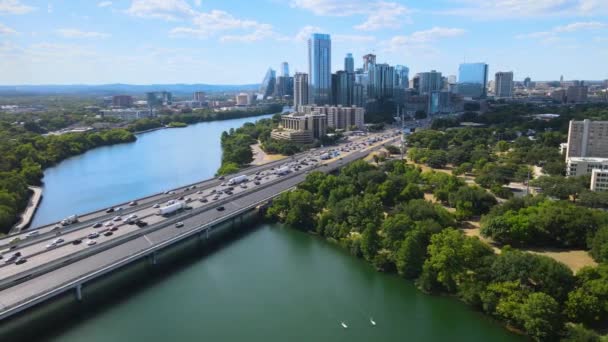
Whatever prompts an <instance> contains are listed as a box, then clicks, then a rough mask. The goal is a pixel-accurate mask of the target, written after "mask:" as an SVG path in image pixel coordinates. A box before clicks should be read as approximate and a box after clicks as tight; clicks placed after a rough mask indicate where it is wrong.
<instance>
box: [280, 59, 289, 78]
mask: <svg viewBox="0 0 608 342" xmlns="http://www.w3.org/2000/svg"><path fill="white" fill-rule="evenodd" d="M281 76H282V77H289V63H287V62H283V63H281Z"/></svg>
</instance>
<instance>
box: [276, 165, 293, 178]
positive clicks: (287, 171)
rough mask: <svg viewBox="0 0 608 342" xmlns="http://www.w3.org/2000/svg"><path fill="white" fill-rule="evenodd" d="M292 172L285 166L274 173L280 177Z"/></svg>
mask: <svg viewBox="0 0 608 342" xmlns="http://www.w3.org/2000/svg"><path fill="white" fill-rule="evenodd" d="M290 171H291V170H290V169H289V167H287V166H283V167H280V168H278V169H276V170H275V171H274V173H275V174H277V175H279V176H283V175H286V174H288V173H289V172H290Z"/></svg>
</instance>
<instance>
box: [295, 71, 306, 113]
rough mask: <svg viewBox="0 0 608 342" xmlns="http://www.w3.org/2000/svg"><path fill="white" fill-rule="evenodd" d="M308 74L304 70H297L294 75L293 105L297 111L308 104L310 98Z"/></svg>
mask: <svg viewBox="0 0 608 342" xmlns="http://www.w3.org/2000/svg"><path fill="white" fill-rule="evenodd" d="M309 89H310V87H309V86H308V74H306V73H302V72H296V74H295V75H294V77H293V107H294V108H295V110H296V111H298V110H299V108H300V107H301V106H304V105H307V104H308V103H309V102H308V100H309V99H310V97H309V95H308V90H309Z"/></svg>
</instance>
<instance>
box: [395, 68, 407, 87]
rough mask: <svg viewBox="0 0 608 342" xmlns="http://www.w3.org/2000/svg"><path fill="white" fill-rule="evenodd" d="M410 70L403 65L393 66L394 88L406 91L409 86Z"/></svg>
mask: <svg viewBox="0 0 608 342" xmlns="http://www.w3.org/2000/svg"><path fill="white" fill-rule="evenodd" d="M409 74H410V69H409V68H408V67H406V66H404V65H396V66H395V79H394V81H395V87H396V88H402V89H407V88H409V86H410V78H409Z"/></svg>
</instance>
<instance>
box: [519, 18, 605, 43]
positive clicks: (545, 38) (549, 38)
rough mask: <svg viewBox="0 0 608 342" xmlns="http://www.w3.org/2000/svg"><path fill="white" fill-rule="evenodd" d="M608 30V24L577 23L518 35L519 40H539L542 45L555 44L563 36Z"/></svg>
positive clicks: (595, 22)
mask: <svg viewBox="0 0 608 342" xmlns="http://www.w3.org/2000/svg"><path fill="white" fill-rule="evenodd" d="M603 28H608V24H606V23H601V22H597V21H587V22H576V23H571V24H567V25H562V26H556V27H554V28H552V29H551V30H549V31H539V32H531V33H524V34H519V35H516V36H515V38H517V39H539V40H540V41H541V42H542V43H545V44H547V43H555V42H557V41H559V40H560V37H561V36H562V35H563V34H567V33H572V32H576V31H582V30H599V29H603Z"/></svg>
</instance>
